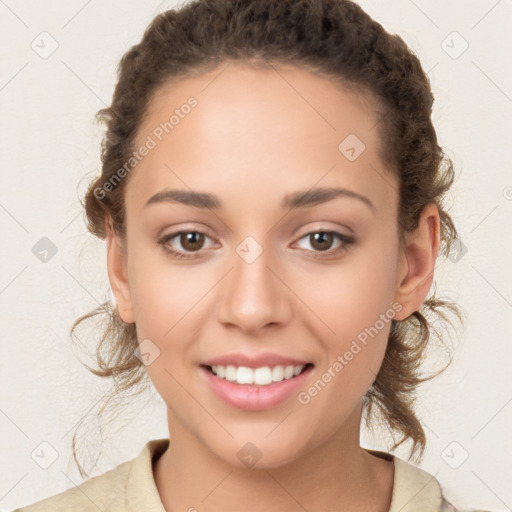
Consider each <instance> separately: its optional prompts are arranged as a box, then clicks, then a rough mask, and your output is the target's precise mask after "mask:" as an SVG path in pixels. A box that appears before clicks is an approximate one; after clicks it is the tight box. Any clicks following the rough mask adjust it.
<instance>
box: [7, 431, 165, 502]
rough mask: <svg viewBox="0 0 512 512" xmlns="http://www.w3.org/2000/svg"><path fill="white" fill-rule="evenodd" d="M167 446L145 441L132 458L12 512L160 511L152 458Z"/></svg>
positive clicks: (154, 441) (162, 443) (158, 442)
mask: <svg viewBox="0 0 512 512" xmlns="http://www.w3.org/2000/svg"><path fill="white" fill-rule="evenodd" d="M168 443H169V440H168V439H154V440H151V441H148V442H147V443H146V445H145V446H144V448H143V449H142V451H141V452H140V454H139V455H138V456H137V457H136V458H135V459H133V460H130V461H127V462H123V463H122V464H119V465H118V466H116V467H115V468H114V469H111V470H110V471H107V472H105V473H103V474H102V475H99V476H95V477H93V478H90V479H89V480H87V481H85V482H83V483H81V484H79V485H77V486H75V487H72V488H70V489H67V490H66V491H64V492H61V493H60V494H57V495H55V496H51V497H49V498H45V499H43V500H41V501H38V502H36V503H32V504H31V505H27V506H24V507H22V508H18V509H16V510H14V511H13V512H50V511H51V512H65V511H66V512H68V511H70V510H80V511H81V512H98V510H108V511H109V512H118V511H119V512H121V511H125V510H137V507H139V508H140V509H142V510H152V511H155V512H164V509H163V508H161V509H160V508H159V507H162V504H161V501H160V497H159V494H158V490H157V488H156V485H155V482H154V478H153V472H152V458H153V456H154V455H155V454H156V453H161V451H164V450H165V449H166V448H167V446H168ZM128 504H129V505H128Z"/></svg>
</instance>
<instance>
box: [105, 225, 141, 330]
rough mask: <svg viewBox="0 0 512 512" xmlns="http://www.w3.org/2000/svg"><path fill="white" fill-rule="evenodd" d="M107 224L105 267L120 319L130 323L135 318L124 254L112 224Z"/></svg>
mask: <svg viewBox="0 0 512 512" xmlns="http://www.w3.org/2000/svg"><path fill="white" fill-rule="evenodd" d="M107 226H108V227H107V237H106V242H107V269H108V278H109V281H110V286H111V288H112V291H113V292H114V296H115V298H116V302H117V309H118V311H119V316H120V317H121V320H122V321H123V322H125V323H127V324H132V323H134V321H135V320H134V315H133V308H132V301H131V294H130V286H129V283H128V275H127V271H126V256H125V254H124V251H123V246H122V243H121V241H120V240H119V237H118V235H116V234H115V232H114V230H113V228H112V224H111V223H110V222H109V223H107Z"/></svg>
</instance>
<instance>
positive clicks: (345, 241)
mask: <svg viewBox="0 0 512 512" xmlns="http://www.w3.org/2000/svg"><path fill="white" fill-rule="evenodd" d="M189 233H196V234H199V235H205V236H206V237H208V238H210V237H209V236H208V235H207V234H206V233H204V232H203V231H198V230H189V231H187V230H182V231H176V232H174V233H169V234H168V235H164V236H163V237H162V238H160V239H159V240H158V245H159V246H161V247H162V248H163V249H164V251H166V252H167V253H169V254H170V255H171V256H172V257H174V258H176V259H179V260H181V259H192V258H195V257H196V254H198V253H199V252H200V251H196V252H192V253H186V252H182V251H177V250H176V249H170V248H169V247H168V246H167V245H166V244H167V242H169V241H170V240H172V239H173V238H175V237H177V236H179V235H183V234H189ZM318 233H324V234H328V235H334V236H335V237H337V238H338V239H339V240H340V241H341V242H342V244H341V245H340V246H339V247H337V248H336V249H330V250H328V251H310V250H307V249H304V250H306V251H307V252H312V253H313V254H312V256H313V257H314V258H326V257H329V256H334V255H336V254H338V253H341V252H342V251H343V250H346V249H347V248H348V247H349V246H350V245H352V244H354V243H355V239H354V238H353V237H350V236H347V235H344V234H342V233H339V232H337V231H327V230H317V231H310V232H309V233H306V234H304V235H303V236H301V237H300V238H299V240H302V239H303V238H306V237H308V236H310V235H313V234H318Z"/></svg>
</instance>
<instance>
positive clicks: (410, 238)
mask: <svg viewBox="0 0 512 512" xmlns="http://www.w3.org/2000/svg"><path fill="white" fill-rule="evenodd" d="M404 239H405V241H404V247H403V249H402V251H403V254H402V258H403V261H404V270H403V271H402V272H401V274H400V275H399V276H398V277H399V283H398V287H397V292H396V295H395V300H396V301H397V302H399V303H400V304H401V305H402V309H401V310H400V313H399V314H397V316H396V320H404V319H405V318H407V317H409V316H410V315H412V313H414V312H415V311H418V310H419V309H420V307H421V305H422V304H423V302H424V301H425V298H426V297H427V294H428V291H429V290H430V286H431V285H432V281H433V278H434V267H435V263H436V260H437V256H438V254H439V248H440V219H439V211H438V209H437V206H436V205H435V204H434V203H430V204H428V205H427V206H425V208H424V209H423V212H422V213H421V216H420V219H419V221H418V226H417V227H416V229H415V230H414V231H412V232H406V233H405V235H404Z"/></svg>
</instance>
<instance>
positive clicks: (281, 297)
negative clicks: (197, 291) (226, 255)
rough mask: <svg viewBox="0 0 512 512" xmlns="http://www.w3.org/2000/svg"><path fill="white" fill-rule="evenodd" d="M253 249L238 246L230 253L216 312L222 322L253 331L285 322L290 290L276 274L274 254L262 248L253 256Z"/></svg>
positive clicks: (287, 318) (274, 326) (288, 313)
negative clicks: (236, 249)
mask: <svg viewBox="0 0 512 512" xmlns="http://www.w3.org/2000/svg"><path fill="white" fill-rule="evenodd" d="M238 249H240V247H239V248H238ZM262 249H263V247H262ZM254 250H256V249H255V247H254V246H253V247H251V250H250V251H248V253H247V252H245V253H244V252H243V250H238V251H237V252H236V253H235V254H234V257H233V260H232V261H233V266H232V268H231V271H230V272H228V274H227V275H226V277H225V279H223V284H222V286H221V287H220V288H219V294H220V296H219V302H218V308H217V315H218V320H219V321H220V322H221V323H222V324H224V325H225V326H230V327H233V326H236V327H237V328H238V329H240V330H241V331H243V332H245V333H252V334H257V333H258V332H259V331H261V330H263V329H265V328H269V327H273V328H277V327H279V326H283V325H285V324H286V323H287V322H289V319H290V314H291V304H290V298H291V296H293V293H292V292H291V291H290V288H289V285H288V286H287V283H286V279H283V277H282V276H280V275H279V274H280V273H281V272H279V266H278V265H277V264H276V261H277V258H272V257H271V254H270V253H271V251H270V250H262V252H261V254H259V256H257V257H256V259H254V260H253V259H252V258H251V254H250V253H251V251H254ZM252 256H253V257H254V254H253V255H252Z"/></svg>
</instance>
